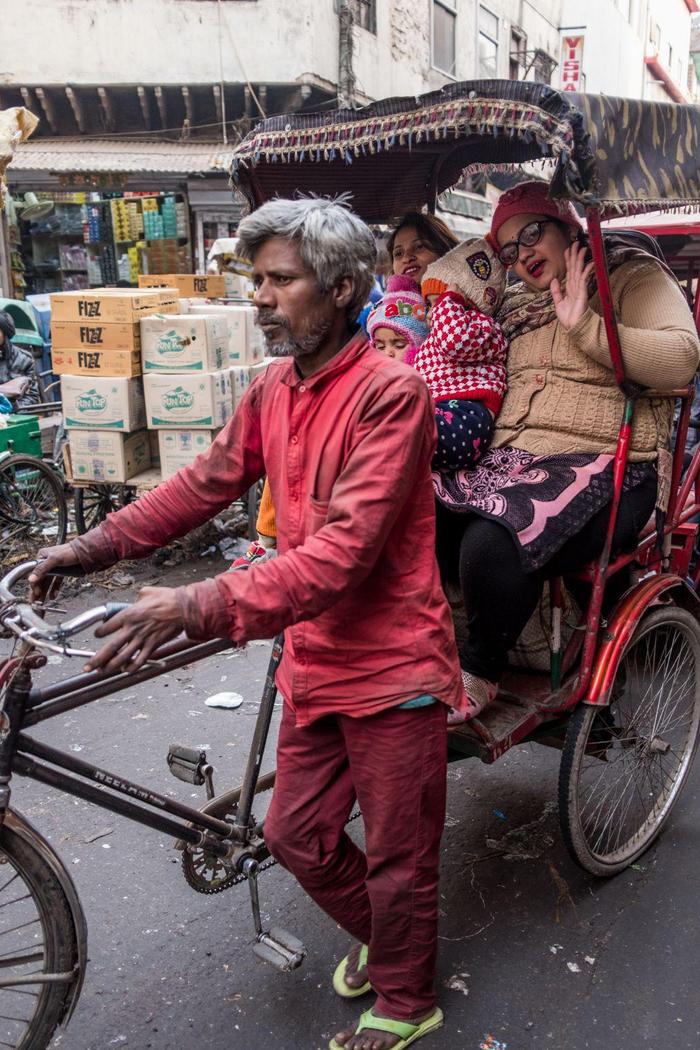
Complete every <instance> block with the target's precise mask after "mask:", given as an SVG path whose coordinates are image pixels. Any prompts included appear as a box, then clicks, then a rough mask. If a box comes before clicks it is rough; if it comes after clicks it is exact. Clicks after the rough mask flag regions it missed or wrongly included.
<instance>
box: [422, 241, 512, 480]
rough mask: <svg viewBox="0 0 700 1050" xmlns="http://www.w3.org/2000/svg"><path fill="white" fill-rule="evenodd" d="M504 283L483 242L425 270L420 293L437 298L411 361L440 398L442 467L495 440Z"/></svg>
mask: <svg viewBox="0 0 700 1050" xmlns="http://www.w3.org/2000/svg"><path fill="white" fill-rule="evenodd" d="M504 289H505V271H504V269H503V266H502V265H501V264H500V262H499V261H498V259H497V257H496V254H495V252H494V250H493V248H492V247H491V245H490V244H489V243H488V242H487V241H486V240H474V241H465V242H464V244H458V245H457V247H456V248H453V249H452V251H450V252H448V253H447V255H444V256H443V257H442V258H441V259H438V260H437V262H434V263H432V264H431V265H430V266H428V268H427V270H426V271H425V275H424V277H423V283H422V286H421V291H422V292H423V295H424V296H426V297H430V298H431V300H433V303H432V306H431V308H430V335H429V336H428V338H427V339H426V340H425V342H423V343H422V344H421V346H420V348H419V349H418V350H417V351H416V352H415V353H413V354H410V355H409V356H408V358H406V360H407V361H408V362H409V363H411V364H413V366H414V368H416V370H417V371H418V372H420V374H421V375H422V376H423V378H424V379H425V381H426V383H427V384H428V389H429V390H430V393H431V394H432V396H433V399H434V401H435V421H436V423H437V431H438V445H437V451H436V453H435V458H434V460H433V467H434V468H435V470H437V471H440V472H451V471H455V470H471V469H472V468H473V467H474V466H475V465H476V463H477V462H478V461H479V459H480V458H481V457H482V456H483V454H484V452H485V451H486V449H487V448H488V447H489V444H490V442H491V436H492V434H493V423H494V419H495V417H496V416H497V415H498V411H499V409H500V407H501V402H502V401H503V395H504V393H505V389H506V367H505V362H506V353H507V349H508V347H507V344H506V340H505V338H504V336H503V332H502V331H501V327H500V325H499V324H498V323H497V322H496V321H494V319H493V317H492V316H491V315H492V314H493V313H494V312H495V311H496V310H497V308H498V306H499V304H500V302H501V300H502V298H503V291H504Z"/></svg>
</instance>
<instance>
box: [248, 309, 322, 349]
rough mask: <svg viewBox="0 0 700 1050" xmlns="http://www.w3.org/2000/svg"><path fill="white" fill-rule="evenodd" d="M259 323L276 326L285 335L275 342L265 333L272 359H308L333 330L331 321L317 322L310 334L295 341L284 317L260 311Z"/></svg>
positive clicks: (266, 344)
mask: <svg viewBox="0 0 700 1050" xmlns="http://www.w3.org/2000/svg"><path fill="white" fill-rule="evenodd" d="M258 323H259V324H263V323H264V324H276V325H278V326H279V328H281V329H282V330H283V331H284V333H285V334H284V337H283V338H282V339H279V338H278V339H275V340H273V339H272V338H271V337H270V336H268V335H267V333H266V332H264V331H263V336H264V337H265V349H266V351H267V353H268V354H269V355H270V357H306V356H307V355H309V354H314V353H315V352H316V351H317V350H318V349H319V347H320V346H321V344H322V343H323V342H324V341H325V339H326V338H327V336H328V333H329V332H330V330H331V322H330V321H317V322H316V323H315V324H311V326H310V327H309V330H308V332H306V333H305V334H304V335H303V336H300V337H299V338H298V339H294V337H293V336H292V332H291V329H290V327H289V325H288V323H287V321H286V319H285V318H284V317H280V316H279V315H278V314H273V313H269V314H268V313H265V312H264V311H263V310H259V311H258Z"/></svg>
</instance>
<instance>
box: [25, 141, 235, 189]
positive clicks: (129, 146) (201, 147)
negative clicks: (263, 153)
mask: <svg viewBox="0 0 700 1050" xmlns="http://www.w3.org/2000/svg"><path fill="white" fill-rule="evenodd" d="M231 152H232V150H231V149H227V148H226V147H225V146H221V145H217V144H216V143H211V142H209V143H206V142H162V141H153V140H146V141H144V140H143V139H85V138H63V139H48V138H41V139H37V140H36V141H34V142H25V143H21V144H20V145H18V146H17V149H16V151H15V155H14V157H13V160H12V163H11V164H10V166H9V168H8V177H9V178H10V179H12V175H13V173H19V172H31V171H37V172H45V173H55V174H70V173H76V174H82V173H85V174H91V173H101V172H105V173H108V172H109V173H111V172H123V173H125V174H135V175H136V174H166V173H172V174H183V175H190V174H191V175H194V174H207V173H213V172H218V171H220V172H222V173H224V172H226V169H227V166H228V164H230V160H231Z"/></svg>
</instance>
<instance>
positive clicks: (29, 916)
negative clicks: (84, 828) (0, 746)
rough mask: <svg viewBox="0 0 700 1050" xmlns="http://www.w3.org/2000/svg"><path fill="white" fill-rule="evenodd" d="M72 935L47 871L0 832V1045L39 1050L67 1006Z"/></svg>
mask: <svg viewBox="0 0 700 1050" xmlns="http://www.w3.org/2000/svg"><path fill="white" fill-rule="evenodd" d="M77 965H78V947H77V934H76V930H75V925H74V923H73V917H72V914H71V910H70V906H69V904H68V901H67V900H66V896H65V893H64V892H63V889H62V888H61V885H60V883H59V881H58V879H57V878H56V875H55V874H54V872H53V870H52V869H51V867H50V866H49V865H48V864H47V863H46V861H45V860H44V859H43V858H42V856H41V855H40V853H39V852H38V851H37V850H36V849H35V848H34V846H32V845H31V844H30V843H29V842H26V841H25V840H24V839H23V838H21V837H20V836H19V835H18V834H17V833H16V832H14V831H12V830H11V829H10V828H8V827H4V828H2V830H1V831H0V1047H12V1048H14V1050H44V1047H46V1046H48V1044H49V1042H50V1040H51V1036H52V1035H53V1033H54V1031H55V1029H56V1027H57V1025H58V1024H59V1022H60V1021H61V1019H62V1017H63V1014H64V1012H65V1010H66V1008H67V1005H68V997H69V995H70V989H71V983H72V981H73V979H74V977H75V973H76V967H77Z"/></svg>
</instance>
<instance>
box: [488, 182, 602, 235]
mask: <svg viewBox="0 0 700 1050" xmlns="http://www.w3.org/2000/svg"><path fill="white" fill-rule="evenodd" d="M514 215H548V216H549V217H550V219H558V220H559V222H565V223H566V224H567V225H568V226H574V227H575V228H576V229H577V230H580V229H582V228H583V227H582V225H581V220H580V219H579V217H578V215H577V214H576V209H575V208H574V206H573V204H572V203H571V201H567V200H553V199H552V198H551V197H550V196H549V185H548V184H547V183H546V182H521V183H520V185H519V186H514V187H513V189H512V190H506V192H505V193H504V194H502V196H501V197H500V198H499V201H498V204H497V205H496V210H495V212H494V213H493V219H492V220H491V237H492V238H493V240H494V241H495V242H496V243H497V241H496V239H497V237H498V231H499V230H500V228H501V226H502V225H503V223H504V222H507V221H508V219H511V218H512V217H513V216H514Z"/></svg>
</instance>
